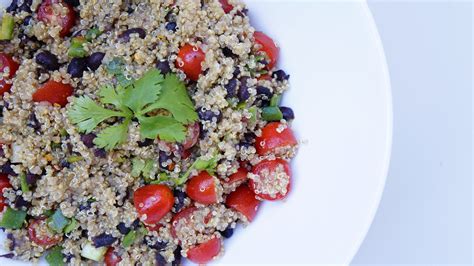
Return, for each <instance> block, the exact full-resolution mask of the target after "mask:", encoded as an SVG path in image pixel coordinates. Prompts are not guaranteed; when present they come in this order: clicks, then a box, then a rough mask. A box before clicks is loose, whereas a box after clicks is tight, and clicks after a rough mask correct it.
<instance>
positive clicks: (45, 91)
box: [33, 80, 74, 107]
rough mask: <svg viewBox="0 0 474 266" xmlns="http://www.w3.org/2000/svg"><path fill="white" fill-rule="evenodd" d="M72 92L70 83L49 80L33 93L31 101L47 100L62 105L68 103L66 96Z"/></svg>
mask: <svg viewBox="0 0 474 266" xmlns="http://www.w3.org/2000/svg"><path fill="white" fill-rule="evenodd" d="M73 92H74V88H73V87H72V86H71V85H69V84H63V83H61V82H57V81H53V80H50V81H48V82H46V83H45V84H44V85H43V86H41V87H40V88H39V89H38V90H36V92H35V93H33V101H34V102H49V103H51V104H59V105H60V106H61V107H64V106H66V104H67V103H68V101H67V98H68V97H69V96H71V95H72V94H73Z"/></svg>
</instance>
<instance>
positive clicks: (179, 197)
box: [173, 189, 187, 212]
mask: <svg viewBox="0 0 474 266" xmlns="http://www.w3.org/2000/svg"><path fill="white" fill-rule="evenodd" d="M173 195H174V197H175V201H174V202H175V203H174V206H173V207H174V211H175V212H179V211H180V210H181V209H182V208H183V207H184V200H185V199H186V196H187V195H186V193H185V192H184V191H181V190H179V189H175V190H174V191H173Z"/></svg>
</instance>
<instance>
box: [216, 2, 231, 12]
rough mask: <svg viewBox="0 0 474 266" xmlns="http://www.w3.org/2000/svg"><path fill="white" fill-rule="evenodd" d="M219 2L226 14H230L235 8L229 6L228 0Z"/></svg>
mask: <svg viewBox="0 0 474 266" xmlns="http://www.w3.org/2000/svg"><path fill="white" fill-rule="evenodd" d="M219 2H220V3H221V6H222V9H223V10H224V12H225V13H226V14H229V13H230V11H232V9H234V6H233V5H231V4H229V1H228V0H219Z"/></svg>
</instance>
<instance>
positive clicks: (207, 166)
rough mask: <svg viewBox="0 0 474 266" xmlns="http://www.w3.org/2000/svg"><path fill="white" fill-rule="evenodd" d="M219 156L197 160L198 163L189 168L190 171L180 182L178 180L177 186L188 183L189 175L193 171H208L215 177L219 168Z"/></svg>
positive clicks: (195, 162) (179, 179)
mask: <svg viewBox="0 0 474 266" xmlns="http://www.w3.org/2000/svg"><path fill="white" fill-rule="evenodd" d="M218 161H219V160H218V158H217V156H214V157H213V158H211V159H204V158H202V157H199V158H197V160H196V161H194V163H193V164H192V165H191V166H190V167H189V168H188V170H187V171H186V172H185V173H184V174H183V175H182V176H181V177H180V178H178V180H176V182H175V184H176V185H178V186H180V185H183V184H184V183H186V181H187V180H188V178H189V175H190V174H191V171H192V170H194V169H196V170H199V171H204V170H205V171H207V172H208V173H209V174H210V175H214V174H215V172H216V168H217V162H218Z"/></svg>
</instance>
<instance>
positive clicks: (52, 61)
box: [36, 51, 59, 71]
mask: <svg viewBox="0 0 474 266" xmlns="http://www.w3.org/2000/svg"><path fill="white" fill-rule="evenodd" d="M36 63H38V64H39V65H41V66H42V67H44V68H45V69H47V70H49V71H54V70H58V69H59V62H58V57H57V56H55V55H54V54H52V53H51V52H49V51H43V52H41V53H39V54H37V55H36Z"/></svg>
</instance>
